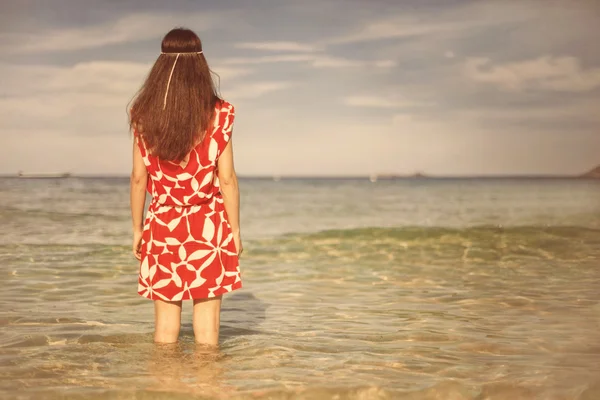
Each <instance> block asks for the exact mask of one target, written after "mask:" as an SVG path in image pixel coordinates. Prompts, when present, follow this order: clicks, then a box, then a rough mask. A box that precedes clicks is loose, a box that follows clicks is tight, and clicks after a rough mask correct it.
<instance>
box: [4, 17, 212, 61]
mask: <svg viewBox="0 0 600 400" xmlns="http://www.w3.org/2000/svg"><path fill="white" fill-rule="evenodd" d="M220 20H221V18H220V17H219V15H218V14H215V13H191V14H188V13H166V14H157V13H156V14H155V13H138V14H132V15H126V16H124V17H121V18H118V19H115V20H111V21H109V22H105V23H101V24H96V25H92V26H85V27H77V28H57V29H52V30H47V31H41V32H35V33H24V32H20V33H12V34H11V33H3V34H0V47H2V48H4V49H6V50H5V52H6V51H8V52H9V53H16V54H30V53H45V52H65V51H74V50H81V49H90V48H97V47H102V46H107V45H115V44H120V43H131V42H139V41H143V40H148V39H154V38H160V37H162V36H163V35H165V34H166V33H167V32H168V31H169V30H170V29H172V28H174V27H175V26H182V24H183V25H184V24H186V23H192V22H193V25H194V26H199V27H202V28H201V29H202V30H207V29H210V28H211V27H214V26H215V25H217V24H218V23H219V21H220Z"/></svg>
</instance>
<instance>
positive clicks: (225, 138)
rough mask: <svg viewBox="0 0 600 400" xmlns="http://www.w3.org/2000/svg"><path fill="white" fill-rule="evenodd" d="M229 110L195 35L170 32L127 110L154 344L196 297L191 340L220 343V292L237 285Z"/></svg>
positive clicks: (174, 332)
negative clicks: (148, 200) (186, 302)
mask: <svg viewBox="0 0 600 400" xmlns="http://www.w3.org/2000/svg"><path fill="white" fill-rule="evenodd" d="M234 115H235V112H234V107H233V105H231V104H230V103H228V102H227V101H225V100H223V99H220V98H219V96H218V95H217V92H216V89H215V85H214V83H213V80H212V76H211V72H210V69H209V67H208V64H207V62H206V58H205V57H204V54H203V51H202V42H201V41H200V39H199V38H198V36H197V35H196V34H195V33H194V32H192V31H190V30H188V29H173V30H172V31H170V32H169V33H168V34H167V35H166V36H165V37H164V39H163V41H162V49H161V54H160V55H159V56H158V59H157V60H156V62H155V63H154V65H153V66H152V69H151V70H150V73H149V75H148V78H147V79H146V82H145V83H144V85H143V86H142V88H141V90H140V91H139V93H138V94H137V96H136V98H135V99H134V101H133V105H132V107H131V115H130V124H131V129H132V131H133V135H134V143H133V170H132V173H131V214H132V220H133V253H134V255H135V257H136V258H137V259H138V260H140V270H139V284H138V293H139V294H140V295H141V296H144V297H146V298H148V299H150V300H153V301H154V312H155V333H154V341H155V342H160V343H173V342H176V341H177V339H178V336H179V329H180V324H181V306H182V301H183V300H192V301H193V303H194V309H193V328H194V336H195V340H196V342H197V343H202V344H208V345H218V342H219V325H220V312H221V299H222V295H223V294H224V293H228V292H231V291H233V290H236V289H239V288H241V287H242V281H241V279H240V270H239V260H238V256H239V254H241V252H242V243H241V239H240V225H239V191H238V183H237V177H236V174H235V170H234V166H233V149H232V144H231V134H232V127H233V120H234ZM146 190H147V191H148V192H149V193H150V194H151V195H152V201H151V203H150V206H149V207H148V212H147V214H146V219H145V221H144V220H143V214H144V204H145V199H146Z"/></svg>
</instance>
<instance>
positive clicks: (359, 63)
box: [220, 53, 396, 68]
mask: <svg viewBox="0 0 600 400" xmlns="http://www.w3.org/2000/svg"><path fill="white" fill-rule="evenodd" d="M220 62H221V63H222V64H224V65H255V64H274V63H306V64H308V65H311V66H313V67H315V68H361V67H375V68H390V67H393V66H395V65H396V62H395V61H393V60H373V61H372V60H357V59H350V58H344V57H332V56H328V55H325V54H312V53H309V54H278V55H270V56H260V57H231V58H225V59H223V60H221V61H220Z"/></svg>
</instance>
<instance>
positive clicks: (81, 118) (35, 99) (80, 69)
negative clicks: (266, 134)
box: [0, 61, 281, 134]
mask: <svg viewBox="0 0 600 400" xmlns="http://www.w3.org/2000/svg"><path fill="white" fill-rule="evenodd" d="M150 67H151V64H149V63H136V62H127V61H91V62H80V63H76V64H74V65H70V66H63V67H59V66H42V65H38V66H36V65H11V64H0V75H1V76H10V79H7V80H6V81H5V84H4V86H3V88H2V89H3V94H4V96H2V97H0V127H1V128H3V129H11V128H23V129H30V130H31V129H46V128H47V129H57V130H63V131H65V132H74V133H75V132H77V130H82V129H85V132H88V134H91V132H96V133H106V132H119V131H123V130H124V129H126V126H125V125H124V123H125V122H126V120H125V110H126V107H127V104H128V103H129V102H130V101H131V99H132V98H133V96H134V95H135V93H136V92H137V90H138V89H139V88H140V87H141V85H142V83H143V81H144V79H145V78H146V76H147V74H148V72H149V70H150ZM215 71H216V72H217V73H218V74H219V75H220V76H221V78H223V79H224V80H225V81H227V82H228V83H233V84H234V87H235V82H236V80H235V78H236V77H239V76H243V75H246V74H248V73H250V71H249V70H247V69H241V68H234V67H227V66H217V67H215ZM278 85H279V86H281V85H280V84H277V85H276V84H270V85H267V84H265V83H262V84H261V83H257V84H256V87H254V91H253V92H252V96H253V97H256V96H260V95H262V94H264V93H267V92H269V91H272V90H276V89H277V88H279V86H278ZM241 93H242V97H244V95H245V96H246V97H252V96H250V95H249V89H248V88H244V87H242V90H241ZM86 125H89V127H88V128H86Z"/></svg>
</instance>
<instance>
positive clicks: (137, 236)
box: [132, 229, 143, 260]
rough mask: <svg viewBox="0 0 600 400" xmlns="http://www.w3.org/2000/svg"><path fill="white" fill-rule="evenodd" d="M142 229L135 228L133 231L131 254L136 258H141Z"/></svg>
mask: <svg viewBox="0 0 600 400" xmlns="http://www.w3.org/2000/svg"><path fill="white" fill-rule="evenodd" d="M142 232H143V231H142V230H141V229H136V230H134V231H133V246H132V250H133V255H134V256H135V258H137V259H138V260H141V259H142Z"/></svg>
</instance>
